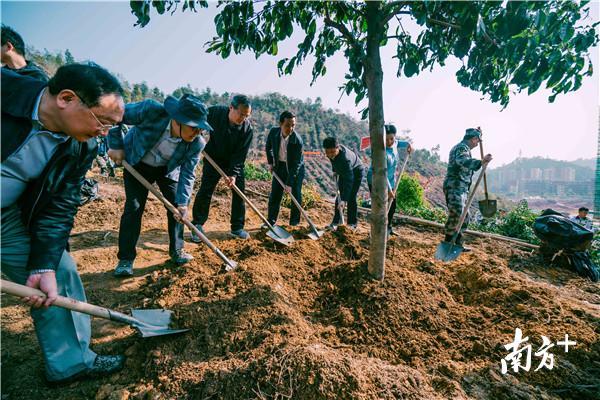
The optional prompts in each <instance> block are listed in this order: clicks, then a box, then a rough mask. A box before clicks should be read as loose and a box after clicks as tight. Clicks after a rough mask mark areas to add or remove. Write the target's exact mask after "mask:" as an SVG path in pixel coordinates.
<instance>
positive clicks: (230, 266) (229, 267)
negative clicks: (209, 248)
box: [225, 260, 238, 272]
mask: <svg viewBox="0 0 600 400" xmlns="http://www.w3.org/2000/svg"><path fill="white" fill-rule="evenodd" d="M237 267H238V263H237V262H235V261H233V260H229V262H227V263H225V272H229V271H233V270H234V269H236V268H237Z"/></svg>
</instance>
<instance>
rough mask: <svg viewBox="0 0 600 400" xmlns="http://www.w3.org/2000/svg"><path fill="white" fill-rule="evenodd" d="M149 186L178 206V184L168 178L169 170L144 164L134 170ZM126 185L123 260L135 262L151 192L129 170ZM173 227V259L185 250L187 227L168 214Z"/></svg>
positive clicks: (120, 255) (121, 230)
mask: <svg viewBox="0 0 600 400" xmlns="http://www.w3.org/2000/svg"><path fill="white" fill-rule="evenodd" d="M134 168H135V170H136V171H137V172H139V173H140V175H142V176H143V177H144V178H145V179H146V180H147V181H148V182H150V183H154V182H156V183H157V184H158V188H159V189H160V191H161V193H162V194H163V196H165V198H166V199H167V200H168V201H169V202H170V203H171V204H173V205H175V193H176V192H177V183H178V182H177V181H174V180H172V179H170V178H168V177H167V176H166V175H167V167H166V166H165V167H152V166H150V165H148V164H144V163H142V162H140V163H138V164H136V165H135V166H134ZM123 180H124V181H125V209H124V210H123V215H122V216H121V227H120V228H119V253H118V254H117V257H118V258H119V260H128V261H133V260H135V256H136V251H135V245H136V244H137V241H138V239H139V237H140V230H141V228H142V215H143V214H144V208H145V206H146V199H147V198H148V189H146V188H145V187H144V185H142V184H141V183H140V182H139V181H138V180H137V179H135V177H134V176H133V175H131V174H130V173H129V172H128V171H127V170H124V172H123ZM167 220H168V226H169V254H170V255H173V254H174V253H175V251H176V250H179V249H182V248H183V224H180V223H178V222H177V221H176V220H175V218H173V214H171V212H170V211H169V210H167Z"/></svg>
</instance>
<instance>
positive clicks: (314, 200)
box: [281, 184, 323, 210]
mask: <svg viewBox="0 0 600 400" xmlns="http://www.w3.org/2000/svg"><path fill="white" fill-rule="evenodd" d="M322 200H323V198H322V197H321V195H320V194H319V191H318V190H317V188H316V187H315V186H314V185H311V184H308V185H304V186H303V187H302V208H304V209H305V210H309V209H311V208H313V207H315V206H316V205H317V204H319V203H320V202H321V201H322ZM281 204H282V205H283V206H284V207H287V208H290V207H291V206H292V199H291V198H290V196H289V195H288V194H287V193H284V195H283V200H282V202H281Z"/></svg>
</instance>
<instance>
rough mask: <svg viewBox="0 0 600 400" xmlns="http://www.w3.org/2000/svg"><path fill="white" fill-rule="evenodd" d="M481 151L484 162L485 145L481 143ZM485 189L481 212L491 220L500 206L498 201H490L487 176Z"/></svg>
mask: <svg viewBox="0 0 600 400" xmlns="http://www.w3.org/2000/svg"><path fill="white" fill-rule="evenodd" d="M479 150H481V159H482V160H483V143H482V142H481V141H480V142H479ZM483 187H484V190H485V200H479V211H480V212H481V215H483V216H484V217H485V218H491V217H493V216H494V215H496V210H497V209H498V204H497V201H496V200H490V199H489V196H488V189H487V176H486V175H485V174H484V175H483Z"/></svg>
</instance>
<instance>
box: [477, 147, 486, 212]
mask: <svg viewBox="0 0 600 400" xmlns="http://www.w3.org/2000/svg"><path fill="white" fill-rule="evenodd" d="M479 150H480V151H481V162H483V157H484V155H483V142H482V141H481V140H480V141H479ZM483 188H484V191H485V199H486V201H487V200H488V189H487V176H486V175H485V174H483Z"/></svg>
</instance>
